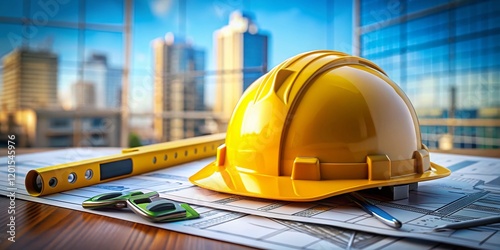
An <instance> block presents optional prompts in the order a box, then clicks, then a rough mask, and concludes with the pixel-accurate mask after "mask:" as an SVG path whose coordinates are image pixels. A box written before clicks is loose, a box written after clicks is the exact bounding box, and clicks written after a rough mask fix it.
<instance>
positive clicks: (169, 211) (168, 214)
mask: <svg viewBox="0 0 500 250" xmlns="http://www.w3.org/2000/svg"><path fill="white" fill-rule="evenodd" d="M82 207H83V208H88V209H122V208H126V207H128V208H130V210H132V211H133V212H134V213H136V214H138V215H139V216H141V217H143V218H144V219H146V220H149V221H152V222H171V221H179V220H187V219H194V218H198V217H200V215H199V214H198V213H197V212H196V211H195V210H194V209H193V208H191V207H190V206H189V205H188V204H185V203H178V202H175V201H172V200H168V199H165V198H160V197H159V194H158V192H149V193H146V194H145V193H143V192H141V191H133V192H127V193H122V192H112V193H105V194H100V195H96V196H94V197H92V198H90V199H87V200H85V201H84V202H83V203H82Z"/></svg>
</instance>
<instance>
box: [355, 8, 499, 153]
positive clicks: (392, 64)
mask: <svg viewBox="0 0 500 250" xmlns="http://www.w3.org/2000/svg"><path fill="white" fill-rule="evenodd" d="M354 8H355V9H354V13H356V15H355V16H354V18H355V37H354V41H355V45H356V44H357V46H355V47H354V49H355V52H357V54H359V55H360V56H362V57H365V58H367V59H370V60H372V61H374V62H375V63H377V64H378V65H379V66H381V67H382V68H383V69H384V70H386V72H387V73H388V75H389V76H390V77H391V78H392V79H393V80H394V81H395V82H396V83H397V84H399V85H400V86H401V88H402V89H403V91H404V92H405V93H406V94H407V95H408V97H409V98H410V100H411V101H412V103H413V105H414V107H415V109H416V111H417V114H418V116H419V119H420V124H421V133H422V138H423V142H424V144H426V145H427V146H429V147H430V148H431V149H432V148H441V149H450V148H500V98H499V96H500V60H498V58H499V57H500V49H499V48H500V47H499V45H500V35H499V34H500V21H499V19H498V17H499V16H500V4H498V1H493V0H489V1H470V0H464V1H449V0H442V1H441V0H422V1H410V0H400V1H392V0H391V1H388V0H356V1H355V4H354Z"/></svg>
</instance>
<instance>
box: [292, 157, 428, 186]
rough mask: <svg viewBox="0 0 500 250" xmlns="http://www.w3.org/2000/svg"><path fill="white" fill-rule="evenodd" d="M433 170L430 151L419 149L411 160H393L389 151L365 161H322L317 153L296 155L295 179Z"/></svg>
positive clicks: (390, 176)
mask: <svg viewBox="0 0 500 250" xmlns="http://www.w3.org/2000/svg"><path fill="white" fill-rule="evenodd" d="M429 170H430V158H429V151H427V150H426V149H420V150H417V151H415V152H414V154H413V158H412V159H408V160H398V161H391V160H390V159H389V157H388V156H387V155H368V156H367V157H366V163H322V162H320V161H319V159H318V158H316V157H297V158H295V161H294V163H293V168H292V175H291V176H290V178H291V179H292V180H316V181H319V180H349V179H368V180H390V179H395V178H398V177H403V176H407V175H415V174H423V173H424V172H426V171H429Z"/></svg>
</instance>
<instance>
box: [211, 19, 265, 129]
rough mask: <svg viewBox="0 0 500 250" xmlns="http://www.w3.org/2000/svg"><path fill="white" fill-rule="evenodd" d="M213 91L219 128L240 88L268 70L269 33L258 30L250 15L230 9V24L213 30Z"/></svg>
mask: <svg viewBox="0 0 500 250" xmlns="http://www.w3.org/2000/svg"><path fill="white" fill-rule="evenodd" d="M214 40H215V41H214V44H215V58H216V69H217V72H218V73H217V78H216V93H215V98H216V99H215V103H214V112H215V113H216V114H218V115H219V117H218V118H219V119H220V120H219V130H220V131H226V127H227V123H228V121H229V119H230V118H231V114H232V112H233V109H234V108H235V106H236V103H237V102H238V100H239V99H240V97H241V95H242V94H243V91H245V90H246V88H247V87H248V86H249V85H250V84H251V83H252V82H254V81H255V80H257V79H258V78H259V77H260V76H262V75H263V74H264V73H266V72H267V60H268V36H267V35H266V34H263V33H259V31H258V28H257V25H256V24H255V22H254V20H253V18H252V16H251V15H250V14H248V13H241V12H239V11H236V12H233V13H232V14H231V16H230V20H229V24H228V25H227V26H224V27H223V28H221V29H219V30H217V31H215V33H214Z"/></svg>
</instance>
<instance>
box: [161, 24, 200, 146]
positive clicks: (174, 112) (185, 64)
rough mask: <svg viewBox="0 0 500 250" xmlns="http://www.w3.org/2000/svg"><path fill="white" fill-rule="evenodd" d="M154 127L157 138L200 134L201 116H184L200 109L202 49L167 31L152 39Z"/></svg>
mask: <svg viewBox="0 0 500 250" xmlns="http://www.w3.org/2000/svg"><path fill="white" fill-rule="evenodd" d="M152 46H153V57H154V104H153V112H154V115H155V116H154V130H155V137H156V140H157V141H172V140H179V139H183V138H188V137H193V136H199V135H201V134H203V124H204V119H203V118H198V117H187V116H186V114H187V113H186V112H187V111H203V110H205V105H204V78H203V75H200V74H199V73H200V72H201V71H203V70H204V69H205V52H204V51H202V50H199V49H196V48H194V47H193V46H192V45H191V44H190V43H188V42H186V41H184V40H183V39H181V38H175V39H174V36H173V35H172V34H171V33H169V34H167V35H166V36H165V38H158V39H156V40H154V41H153V43H152Z"/></svg>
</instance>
